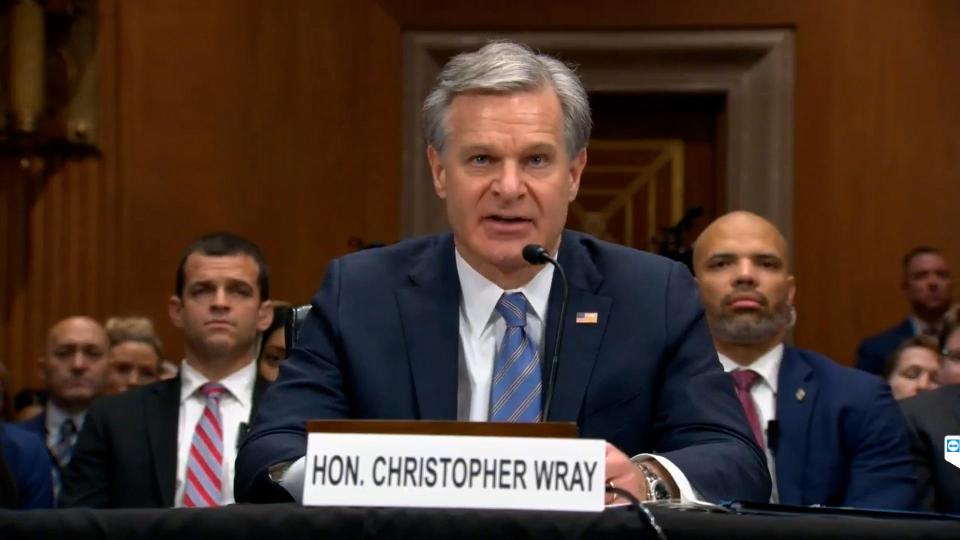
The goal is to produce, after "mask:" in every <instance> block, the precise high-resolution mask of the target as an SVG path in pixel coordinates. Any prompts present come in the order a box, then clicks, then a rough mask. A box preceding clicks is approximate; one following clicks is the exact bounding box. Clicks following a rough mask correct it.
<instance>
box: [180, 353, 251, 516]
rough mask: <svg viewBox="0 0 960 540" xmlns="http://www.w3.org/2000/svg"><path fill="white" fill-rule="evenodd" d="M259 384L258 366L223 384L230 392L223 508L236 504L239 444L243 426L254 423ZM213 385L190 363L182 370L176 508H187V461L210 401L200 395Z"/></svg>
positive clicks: (225, 403)
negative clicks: (184, 502)
mask: <svg viewBox="0 0 960 540" xmlns="http://www.w3.org/2000/svg"><path fill="white" fill-rule="evenodd" d="M256 380H257V362H256V360H252V361H251V362H250V363H249V364H248V365H246V366H245V367H243V368H241V369H239V370H238V371H235V372H233V373H231V374H230V375H229V376H227V377H226V378H224V379H223V380H221V381H219V382H220V384H222V385H223V386H224V388H226V389H227V391H226V392H224V394H223V396H222V397H221V398H220V421H221V422H222V423H223V425H222V426H221V427H222V429H223V478H222V479H221V486H222V490H223V500H222V501H221V504H231V503H233V502H234V500H233V471H234V462H235V461H236V459H237V443H238V442H239V438H240V424H245V423H247V422H249V421H250V411H251V409H252V408H253V385H254V384H255V383H256ZM208 382H210V380H209V379H207V378H206V377H204V376H203V374H201V373H200V372H199V371H197V370H196V369H195V368H194V367H193V366H191V365H190V362H189V361H188V360H184V361H183V363H182V364H181V368H180V423H179V424H178V427H177V490H176V493H175V494H174V499H173V500H174V505H175V506H178V507H179V506H183V491H184V489H185V488H186V478H187V459H188V457H189V455H190V445H191V444H192V443H193V433H194V431H195V430H196V427H197V422H199V421H200V416H201V415H202V414H203V409H204V407H206V404H207V400H206V398H205V397H204V396H203V394H201V393H200V392H199V389H200V387H201V386H203V385H204V384H206V383H208Z"/></svg>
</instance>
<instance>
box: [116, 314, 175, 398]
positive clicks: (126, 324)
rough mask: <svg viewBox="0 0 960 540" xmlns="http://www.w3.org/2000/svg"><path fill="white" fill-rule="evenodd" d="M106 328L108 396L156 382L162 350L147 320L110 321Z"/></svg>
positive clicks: (133, 318)
mask: <svg viewBox="0 0 960 540" xmlns="http://www.w3.org/2000/svg"><path fill="white" fill-rule="evenodd" d="M106 328H107V337H109V338H110V374H109V378H108V392H109V393H110V394H116V393H119V392H124V391H126V390H128V389H130V388H133V387H135V386H140V385H141V384H148V383H152V382H153V381H156V380H157V379H158V376H159V372H160V361H161V359H162V358H163V348H162V345H161V343H160V338H159V337H157V334H156V333H155V332H154V331H153V323H152V322H150V319H147V318H146V317H111V318H110V319H107V324H106Z"/></svg>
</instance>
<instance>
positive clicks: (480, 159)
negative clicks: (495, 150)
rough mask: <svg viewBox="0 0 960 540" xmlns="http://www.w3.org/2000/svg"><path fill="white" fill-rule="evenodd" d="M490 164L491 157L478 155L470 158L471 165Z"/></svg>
mask: <svg viewBox="0 0 960 540" xmlns="http://www.w3.org/2000/svg"><path fill="white" fill-rule="evenodd" d="M489 163H490V156H487V155H482V154H481V155H478V156H473V157H471V158H470V164H471V165H487V164H489Z"/></svg>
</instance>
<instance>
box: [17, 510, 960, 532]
mask: <svg viewBox="0 0 960 540" xmlns="http://www.w3.org/2000/svg"><path fill="white" fill-rule="evenodd" d="M651 514H652V516H653V518H654V520H655V521H656V523H657V524H658V525H659V527H660V528H661V529H662V533H663V537H665V538H668V539H685V538H719V539H722V538H741V539H750V538H777V539H789V538H803V539H809V538H819V537H831V538H838V537H842V538H863V539H869V540H883V539H885V538H890V539H902V538H924V539H928V538H929V539H934V538H944V539H950V540H957V539H960V520H951V521H936V520H930V519H877V518H870V517H856V516H841V515H826V516H824V515H781V516H768V515H736V514H719V513H701V512H691V511H680V510H676V509H670V508H652V509H651ZM657 537H658V534H657V532H656V531H655V530H654V529H653V528H652V527H651V526H650V525H649V524H648V523H646V522H645V520H644V519H643V518H642V517H641V516H640V515H639V513H638V512H636V511H635V510H631V509H628V508H612V509H608V510H606V511H605V512H603V513H600V514H579V513H567V512H519V511H470V510H425V509H399V508H373V509H363V508H303V507H300V506H296V505H292V504H281V505H234V506H230V507H227V508H218V509H209V510H196V509H177V510H83V509H75V510H46V511H32V512H14V511H0V539H2V540H14V539H19V538H66V539H69V540H80V539H85V538H118V539H121V538H122V539H128V538H175V539H178V540H179V539H186V538H207V539H211V540H215V539H220V538H222V539H225V540H238V539H241V538H255V539H258V540H297V539H300V538H303V539H308V538H309V539H311V540H313V539H317V538H458V539H462V538H497V539H501V540H507V539H513V538H651V539H655V538H657Z"/></svg>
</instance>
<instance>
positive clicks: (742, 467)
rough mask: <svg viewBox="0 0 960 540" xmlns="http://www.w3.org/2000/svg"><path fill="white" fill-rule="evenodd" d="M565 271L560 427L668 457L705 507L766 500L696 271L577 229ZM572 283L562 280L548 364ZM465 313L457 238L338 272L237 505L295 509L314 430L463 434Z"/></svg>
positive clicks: (555, 294)
mask: <svg viewBox="0 0 960 540" xmlns="http://www.w3.org/2000/svg"><path fill="white" fill-rule="evenodd" d="M559 258H560V263H561V264H562V265H563V266H564V268H565V270H566V272H567V276H568V278H569V283H570V295H569V298H570V300H569V305H568V308H567V311H566V313H567V317H566V320H565V321H564V325H565V327H564V338H563V347H562V351H561V353H560V359H559V368H558V372H557V383H556V390H555V394H554V402H553V408H552V410H551V411H550V418H549V420H557V421H575V422H576V423H577V425H578V427H579V430H580V434H581V436H583V437H587V438H599V439H606V440H607V441H609V442H611V443H612V444H614V445H615V446H617V447H618V448H620V449H621V450H622V451H623V452H625V453H626V454H627V455H634V454H639V453H643V452H656V453H659V454H662V455H663V456H665V457H666V458H668V459H670V460H671V461H672V462H673V463H674V464H676V465H677V466H678V467H679V468H680V469H681V470H682V471H683V472H684V474H685V475H686V476H687V478H688V479H689V480H690V482H691V484H692V485H693V487H694V488H695V489H697V490H699V492H700V493H701V495H702V496H703V497H705V498H706V499H708V500H725V499H737V498H751V499H758V498H759V499H764V498H767V497H769V493H770V479H769V474H768V472H767V470H766V465H765V459H764V457H763V454H762V453H761V451H760V450H759V449H758V448H757V446H756V445H755V443H754V442H753V439H752V436H751V432H750V429H749V427H748V425H747V423H746V419H745V417H744V415H743V411H742V409H741V407H740V405H739V402H738V401H737V398H736V397H735V394H734V392H733V385H732V383H731V382H730V379H729V378H728V377H726V376H725V375H724V373H723V370H722V368H721V366H720V363H719V361H718V360H717V355H716V351H715V350H714V348H713V344H712V341H711V338H710V335H709V332H708V329H707V326H706V323H705V320H704V317H703V309H702V307H701V304H700V298H699V295H698V293H697V289H696V286H695V285H694V282H693V279H692V278H691V276H690V273H689V272H688V271H687V269H686V267H684V266H683V265H681V264H679V263H675V262H672V261H669V260H667V259H664V258H662V257H658V256H655V255H651V254H648V253H644V252H640V251H637V250H634V249H629V248H625V247H622V246H616V245H613V244H609V243H607V242H602V241H599V240H596V239H594V238H592V237H589V236H586V235H582V234H579V233H575V232H571V231H565V232H564V233H563V240H562V243H561V248H560V253H559ZM559 280H560V277H559V273H556V274H554V280H553V284H552V288H551V292H550V298H549V302H548V309H547V324H546V345H547V347H546V349H545V350H547V351H552V350H553V349H552V346H553V345H552V344H553V343H554V342H555V340H556V334H557V328H558V325H559V321H558V319H559V311H560V302H561V289H562V286H561V285H560V281H559ZM459 305H460V282H459V278H458V275H457V269H456V263H455V256H454V243H453V237H452V235H450V234H445V235H438V236H430V237H425V238H419V239H414V240H408V241H404V242H400V243H398V244H395V245H392V246H389V247H384V248H379V249H373V250H365V251H361V252H357V253H354V254H351V255H347V256H345V257H343V258H341V259H339V260H334V261H332V262H331V263H330V265H329V267H328V268H327V273H326V276H325V278H324V283H323V286H322V287H321V289H320V291H319V292H318V293H317V295H316V296H315V297H314V299H313V303H312V306H313V307H312V309H311V312H310V314H309V315H308V316H307V318H306V320H305V321H304V323H303V329H302V330H301V334H300V341H299V343H298V344H297V345H296V346H295V347H294V348H293V350H292V352H291V355H290V358H289V359H288V361H287V362H284V363H283V364H282V367H281V372H280V378H279V379H278V380H277V382H276V383H275V384H274V385H273V386H272V387H271V388H270V389H268V390H267V392H266V394H265V395H264V400H263V404H262V405H261V407H260V409H259V411H258V414H257V418H256V420H255V422H254V426H253V429H252V431H251V433H250V435H249V436H248V437H247V439H246V440H245V441H244V442H243V444H242V446H241V448H240V451H239V454H238V456H237V468H236V490H235V493H236V494H237V500H240V501H243V500H246V501H271V500H289V499H290V496H289V494H288V493H287V492H286V491H285V490H283V489H282V488H280V487H279V486H277V485H276V484H274V483H273V482H271V481H270V480H269V478H268V476H267V471H268V468H269V467H270V466H271V465H273V464H276V463H280V462H284V461H292V460H295V459H298V458H300V457H301V456H303V455H304V454H305V450H306V433H305V430H304V428H305V424H306V422H307V421H308V420H310V419H337V418H361V419H431V420H456V418H457V374H458V373H457V370H458V361H457V359H458V352H459V343H458V327H459V326H458V325H459V317H458V310H459ZM577 312H596V313H597V314H598V322H597V324H575V316H576V313H577ZM547 369H549V366H547ZM543 380H548V378H547V374H544V379H543Z"/></svg>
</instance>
